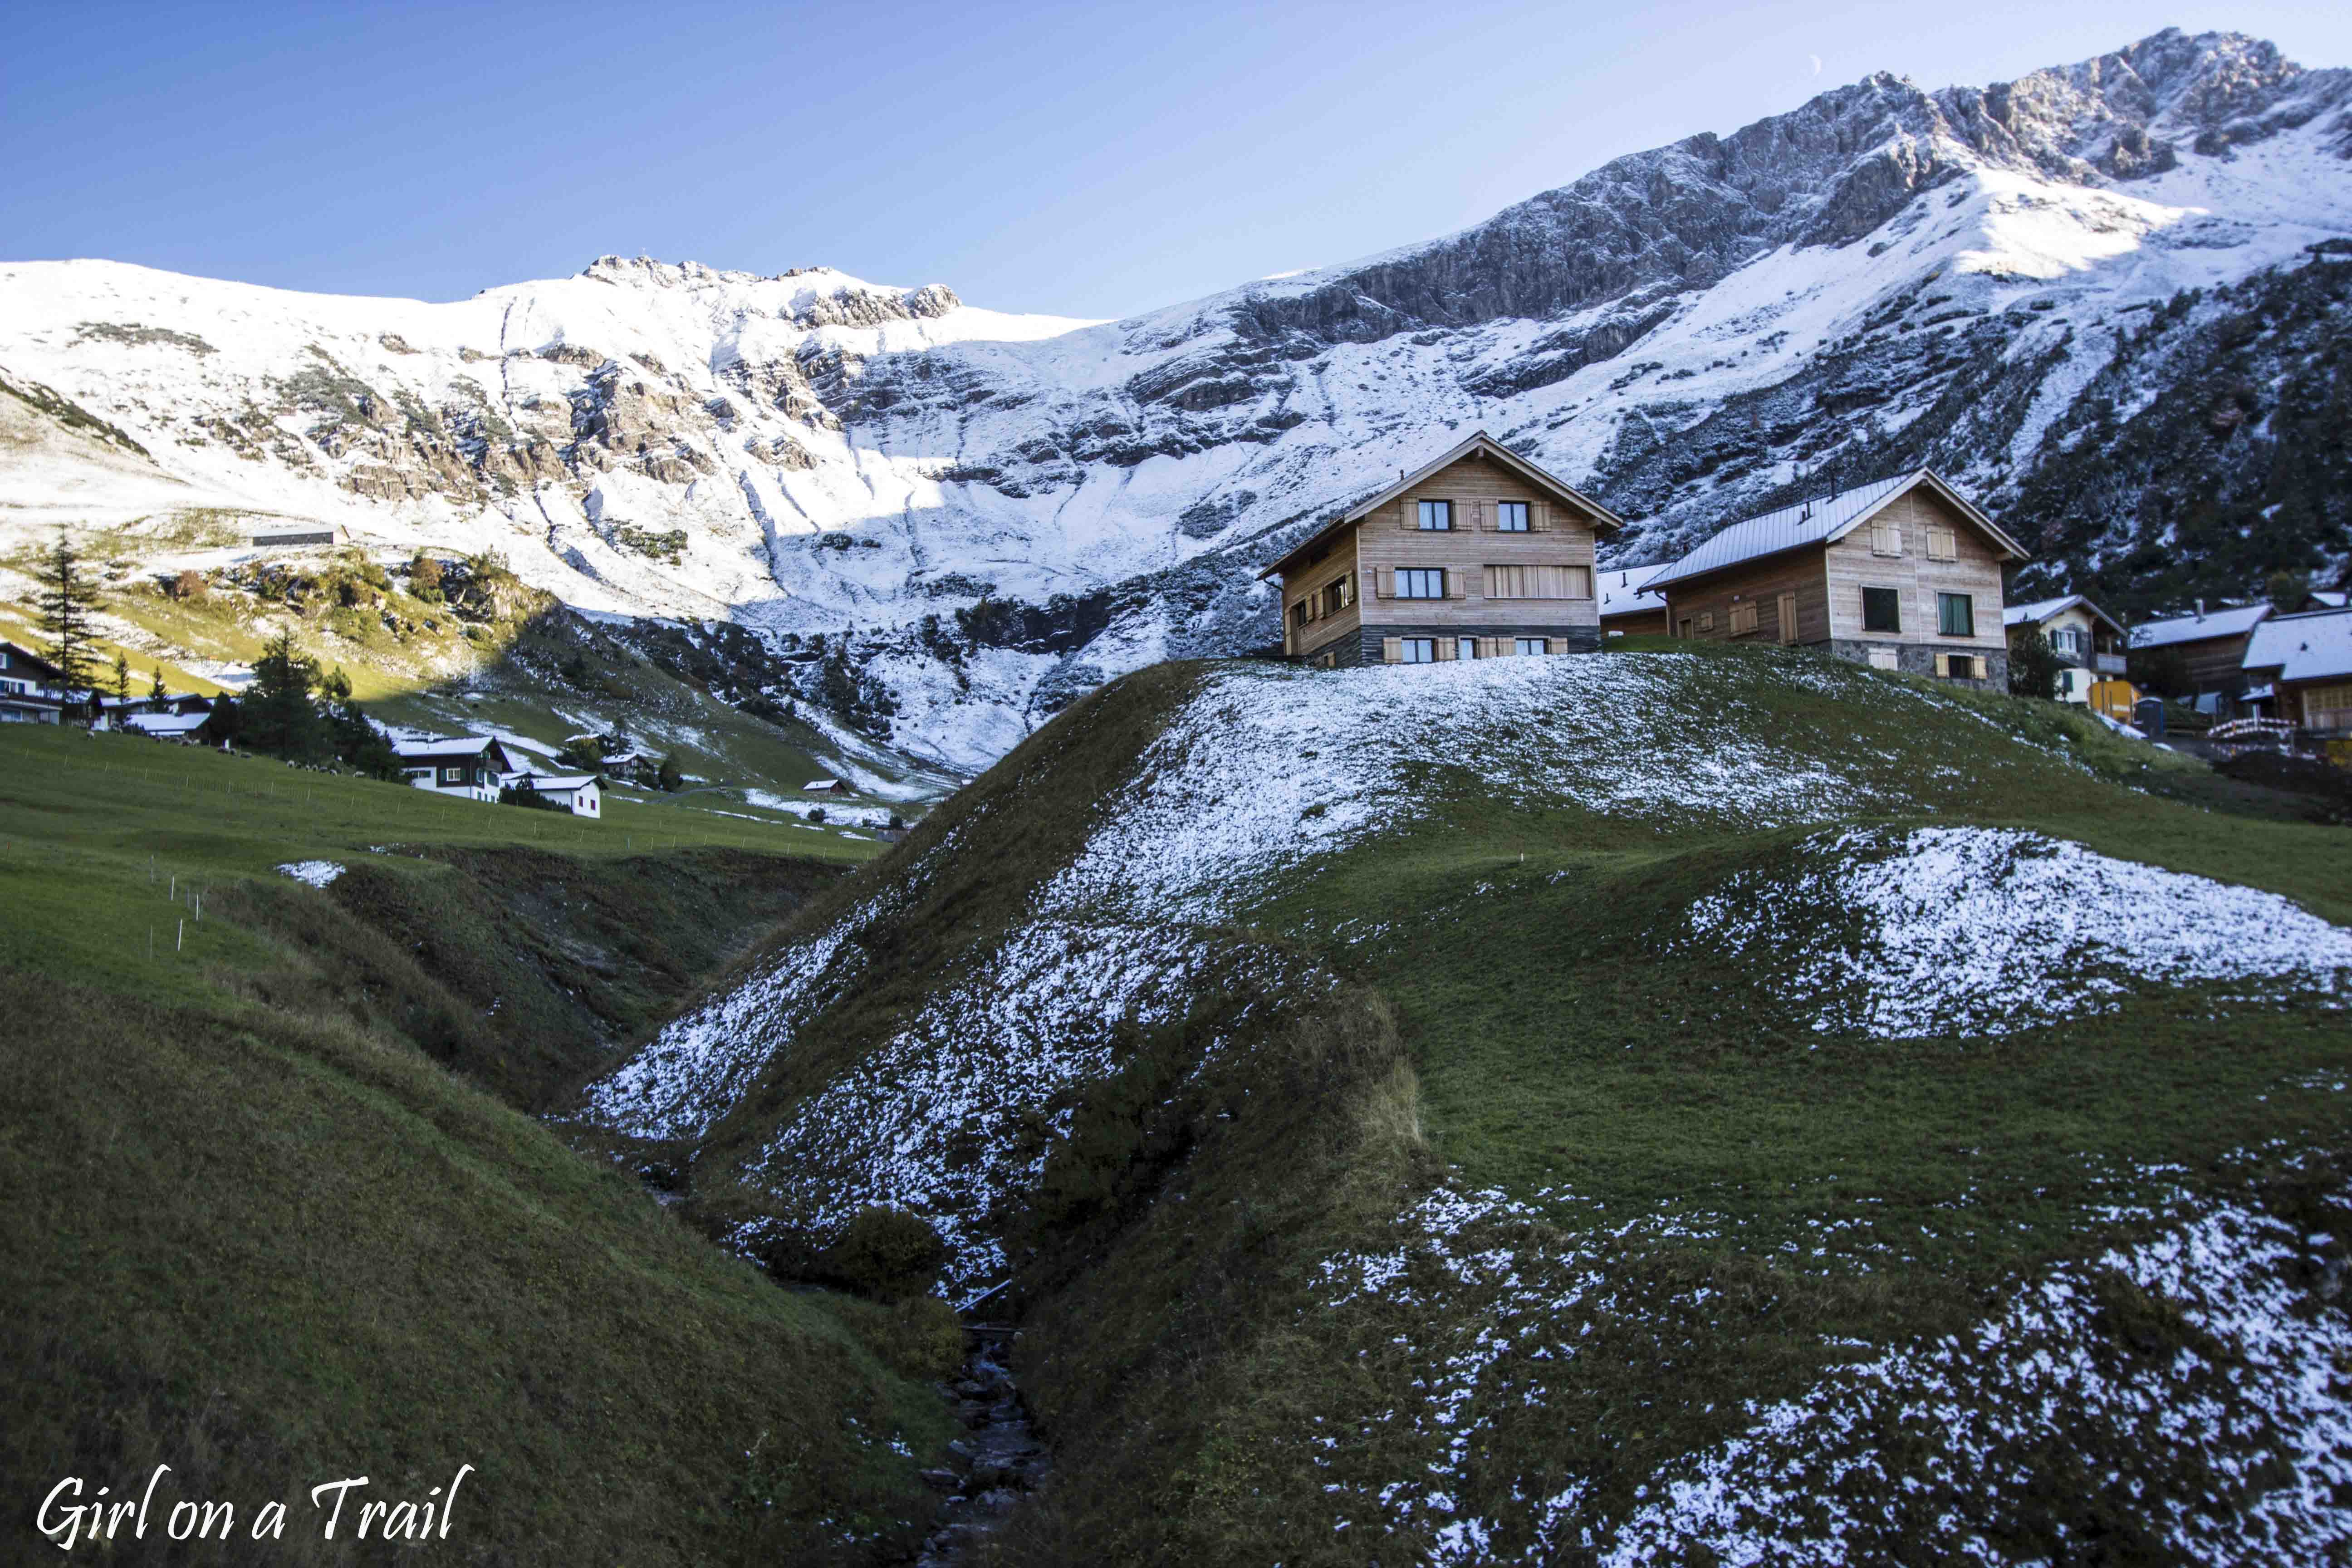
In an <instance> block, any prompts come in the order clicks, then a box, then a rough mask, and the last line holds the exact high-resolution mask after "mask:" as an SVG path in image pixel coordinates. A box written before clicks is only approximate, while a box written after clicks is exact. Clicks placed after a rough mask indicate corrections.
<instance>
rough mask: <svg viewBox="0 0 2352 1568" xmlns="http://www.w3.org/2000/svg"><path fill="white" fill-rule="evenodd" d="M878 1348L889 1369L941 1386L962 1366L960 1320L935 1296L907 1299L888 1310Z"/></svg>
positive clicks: (961, 1329)
mask: <svg viewBox="0 0 2352 1568" xmlns="http://www.w3.org/2000/svg"><path fill="white" fill-rule="evenodd" d="M879 1338H880V1340H881V1343H880V1345H879V1346H878V1347H877V1348H878V1349H879V1350H880V1352H881V1354H882V1359H883V1360H884V1361H885V1362H886V1363H888V1364H889V1367H890V1370H891V1371H893V1372H896V1373H900V1374H902V1375H904V1376H907V1377H919V1378H924V1379H928V1380H929V1381H930V1382H933V1383H944V1382H945V1381H947V1380H948V1379H949V1378H950V1377H953V1376H954V1375H955V1374H956V1373H958V1372H960V1371H961V1370H962V1368H963V1363H964V1338H963V1320H962V1319H961V1318H959V1317H957V1316H956V1310H955V1309H954V1308H953V1307H950V1306H949V1305H948V1304H947V1303H946V1302H945V1301H942V1300H940V1299H939V1298H938V1297H937V1296H909V1297H908V1298H907V1299H906V1300H902V1301H900V1302H898V1304H897V1305H896V1306H894V1307H892V1308H891V1309H890V1317H889V1326H888V1328H887V1330H886V1331H884V1332H883V1333H882V1334H881V1335H880V1336H879Z"/></svg>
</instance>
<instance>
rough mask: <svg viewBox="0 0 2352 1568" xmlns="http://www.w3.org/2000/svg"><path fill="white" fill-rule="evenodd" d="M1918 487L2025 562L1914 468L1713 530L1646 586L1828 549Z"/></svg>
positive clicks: (2005, 539) (2002, 536) (1969, 505)
mask: <svg viewBox="0 0 2352 1568" xmlns="http://www.w3.org/2000/svg"><path fill="white" fill-rule="evenodd" d="M1923 486H1924V487H1926V488H1927V489H1929V490H1931V491H1933V492H1934V493H1935V494H1936V495H1937V497H1938V498H1939V499H1940V500H1943V501H1944V502H1946V503H1947V504H1948V505H1949V506H1950V507H1952V508H1953V509H1954V510H1957V511H1958V512H1959V514H1960V515H1961V516H1962V517H1964V518H1966V519H1967V520H1968V521H1969V526H1971V527H1973V528H1975V529H1976V530H1977V531H1979V532H1980V533H1982V534H1983V535H1984V536H1985V537H1986V538H1988V539H1990V540H1991V541H1992V542H1993V544H1994V546H1995V548H1997V549H1998V550H2000V552H2001V553H2002V554H2004V555H2006V556H2008V557H2009V558H2010V559H2011V560H2012V561H2022V560H2024V559H2025V553H2026V552H2025V547H2024V546H2023V545H2021V544H2020V543H2018V542H2017V541H2015V540H2014V539H2011V537H2010V536H2009V535H2008V534H2006V533H2004V532H2002V531H2001V530H2000V525H1999V524H1997V523H1995V522H1994V521H1993V520H1992V519H1990V518H1989V517H1987V516H1986V515H1985V514H1984V513H1983V512H1981V511H1979V510H1977V507H1976V504H1975V503H1974V502H1973V501H1971V500H1969V498H1968V497H1966V496H1964V495H1962V494H1960V492H1959V491H1958V490H1956V489H1953V488H1952V487H1951V486H1950V485H1948V484H1947V483H1945V482H1944V480H1943V479H1942V478H1941V477H1940V476H1939V475H1937V473H1936V471H1935V470H1934V469H1932V468H1915V469H1913V470H1912V471H1911V472H1909V473H1907V474H1897V475H1896V476H1895V478H1893V479H1879V480H1877V481H1876V482H1874V483H1872V484H1867V485H1860V486H1857V487H1856V488H1854V489H1850V490H1844V491H1841V492H1840V493H1839V494H1837V495H1833V496H1828V497H1817V498H1815V499H1814V500H1804V501H1799V502H1797V503H1796V504H1795V505H1794V506H1784V507H1782V508H1780V510H1778V511H1768V512H1765V513H1763V514H1761V515H1760V516H1757V517H1750V518H1743V519H1741V520H1740V521H1738V522H1735V523H1732V524H1731V525H1729V526H1728V527H1727V528H1723V529H1719V530H1717V531H1716V533H1715V534H1714V535H1713V536H1712V537H1711V538H1709V539H1707V540H1706V541H1704V542H1701V543H1700V544H1699V546H1698V547H1697V548H1696V549H1695V550H1693V551H1692V552H1690V553H1689V554H1687V555H1685V556H1684V557H1683V558H1682V559H1681V560H1679V561H1677V562H1675V563H1673V564H1672V565H1670V566H1668V567H1667V568H1666V569H1665V570H1664V571H1663V572H1661V573H1659V574H1657V575H1656V576H1654V577H1653V578H1651V579H1650V581H1649V584H1648V586H1650V587H1652V588H1664V587H1665V586H1666V585H1667V584H1670V583H1685V582H1688V581H1689V580H1690V579H1692V578H1694V577H1704V576H1705V575H1706V574H1708V573H1710V572H1720V571H1722V570H1723V569H1724V568H1725V567H1727V566H1738V565H1742V564H1745V563H1748V562H1750V561H1758V560H1761V559H1762V558H1763V557H1765V556H1767V555H1778V554H1780V552H1782V551H1786V550H1801V549H1803V548H1804V547H1805V546H1807V545H1812V544H1834V543H1836V542H1838V541H1839V540H1841V539H1843V538H1844V537H1845V536H1846V535H1847V534H1850V533H1852V532H1853V531H1854V530H1855V529H1857V528H1860V527H1861V526H1862V525H1863V524H1864V523H1865V522H1868V521H1870V520H1871V519H1872V518H1874V517H1875V516H1877V515H1878V513H1879V512H1880V511H1882V510H1885V507H1886V506H1887V505H1888V504H1889V503H1890V502H1892V501H1894V500H1895V499H1896V498H1897V497H1899V496H1904V495H1907V494H1909V493H1910V492H1911V491H1912V490H1915V489H1919V488H1921V487H1923Z"/></svg>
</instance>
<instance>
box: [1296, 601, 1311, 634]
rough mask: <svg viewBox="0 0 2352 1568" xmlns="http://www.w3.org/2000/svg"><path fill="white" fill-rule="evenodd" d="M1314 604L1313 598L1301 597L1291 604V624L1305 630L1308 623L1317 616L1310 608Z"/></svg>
mask: <svg viewBox="0 0 2352 1568" xmlns="http://www.w3.org/2000/svg"><path fill="white" fill-rule="evenodd" d="M1312 604H1313V600H1312V599H1301V600H1299V601H1298V603H1297V604H1295V605H1291V606H1290V624H1291V625H1292V626H1296V627H1298V628H1299V629H1301V630H1304V629H1305V628H1306V626H1307V622H1309V621H1311V620H1313V619H1314V618H1315V616H1314V614H1313V613H1312V610H1311V608H1310V606H1311V605H1312Z"/></svg>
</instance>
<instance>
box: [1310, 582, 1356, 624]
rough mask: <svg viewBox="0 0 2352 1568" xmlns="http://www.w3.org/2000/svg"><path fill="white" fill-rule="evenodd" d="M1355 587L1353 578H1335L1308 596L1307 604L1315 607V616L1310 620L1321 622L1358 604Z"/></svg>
mask: <svg viewBox="0 0 2352 1568" xmlns="http://www.w3.org/2000/svg"><path fill="white" fill-rule="evenodd" d="M1354 587H1355V579H1353V578H1351V577H1334V578H1333V579H1331V581H1329V582H1328V583H1326V584H1323V586H1322V587H1320V588H1318V589H1317V590H1316V591H1315V593H1313V594H1312V595H1308V598H1307V603H1308V604H1310V605H1313V606H1314V614H1313V615H1312V616H1309V617H1308V618H1309V619H1310V620H1321V619H1322V618H1323V617H1324V616H1336V615H1338V614H1339V612H1340V611H1342V610H1344V609H1346V608H1347V607H1348V606H1349V605H1352V604H1354V603H1355V602H1356V597H1355V593H1354Z"/></svg>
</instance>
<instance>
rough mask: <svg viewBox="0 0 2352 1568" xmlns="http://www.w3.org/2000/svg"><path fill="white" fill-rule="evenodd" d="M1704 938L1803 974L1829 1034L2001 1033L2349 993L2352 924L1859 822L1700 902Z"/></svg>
mask: <svg viewBox="0 0 2352 1568" xmlns="http://www.w3.org/2000/svg"><path fill="white" fill-rule="evenodd" d="M1690 929H1691V931H1692V932H1693V933H1694V935H1695V936H1696V939H1697V940H1698V941H1699V942H1701V943H1702V944H1704V945H1706V946H1707V947H1710V948H1712V949H1714V950H1715V951H1717V952H1721V953H1722V954H1723V955H1724V956H1726V957H1727V958H1729V959H1731V960H1733V961H1735V962H1737V963H1743V964H1749V963H1757V964H1768V965H1769V964H1775V963H1790V964H1791V965H1792V973H1789V974H1788V976H1787V978H1786V979H1785V980H1784V981H1783V982H1781V984H1780V986H1779V989H1780V994H1782V995H1783V996H1784V997H1786V998H1787V999H1788V1000H1789V1001H1790V1002H1791V1003H1792V1004H1793V1005H1795V1006H1797V1007H1799V1008H1801V1009H1804V1010H1808V1011H1810V1012H1811V1014H1812V1026H1813V1027H1814V1028H1815V1029H1816V1030H1818V1031H1821V1032H1822V1033H1840V1034H1867V1035H1872V1036H1875V1037H1881V1038H1899V1037H1914V1036H1924V1035H1942V1034H1970V1035H2000V1034H2006V1033H2009V1032H2011V1031H2013V1030H2017V1029H2023V1028H2032V1027H2034V1026H2039V1025H2042V1024H2047V1023H2051V1022H2053V1021H2055V1020H2058V1019H2061V1018H2064V1017H2067V1016H2073V1015H2076V1014H2081V1013H2085V1012H2095V1011H2099V1010H2102V1009H2105V1008H2108V1007H2112V1006H2114V1005H2116V1001H2117V999H2118V998H2120V997H2121V996H2123V995H2124V994H2126V993H2127V992H2129V991H2130V990H2132V989H2133V988H2134V987H2135V986H2138V985H2151V984H2163V985H2181V984H2198V983H2218V984H2233V985H2243V984H2252V983H2259V985H2258V986H2257V987H2256V988H2257V990H2258V991H2260V992H2262V993H2264V994H2275V993H2277V992H2279V991H2281V990H2284V989H2294V990H2312V991H2318V992H2321V993H2326V994H2341V993H2342V992H2343V991H2344V990H2345V989H2346V988H2347V983H2352V973H2347V972H2352V931H2345V930H2343V929H2341V928H2339V927H2336V926H2333V925H2330V924H2328V923H2327V922H2326V921H2322V920H2319V919H2317V918H2316V917H2315V916H2313V915H2309V914H2306V913H2305V912H2304V911H2303V910H2301V909H2298V908H2297V907H2296V906H2295V905H2294V904H2293V903H2290V902H2289V901H2287V900H2285V899H2283V898H2280V897H2279V896H2278V895H2276V894H2274V893H2265V892H2261V891H2257V890H2255V889H2250V888H2239V887H2231V886H2230V885H2228V884H2226V883H2221V882H2216V881H2212V880H2210V879H2206V878H2203V877H2194V876H2187V875H2184V874H2182V873H2179V872H2175V871H2164V870H2159V869H2157V868H2154V867H2150V866H2142V865H2138V864H2137V863H2135V862H2132V861H2128V860H2116V859H2113V858H2109V857H2107V856H2105V855H2100V854H2097V853H2095V851H2092V850H2090V849H2086V848H2084V847H2083V846H2081V845H2079V844H2074V843H2069V842H2066V841H2063V840H2060V839H2053V838H2048V837H2042V835H2040V834H2033V833H2020V832H2015V831H2011V830H2006V829H1998V828H1983V827H1930V828H1918V829H1914V830H1912V831H1909V832H1902V831H1897V830H1892V829H1884V828H1878V829H1868V828H1853V829H1848V830H1846V831H1844V832H1841V833H1835V834H1827V835H1822V836H1819V837H1814V838H1811V839H1809V840H1807V841H1806V842H1805V843H1803V844H1802V845H1801V846H1799V847H1798V848H1797V850H1796V852H1795V855H1794V867H1793V868H1760V869H1757V870H1753V871H1747V872H1742V873H1739V874H1738V875H1735V876H1734V877H1733V878H1732V879H1730V880H1729V881H1728V882H1727V884H1726V885H1725V886H1724V888H1723V889H1722V890H1721V891H1719V892H1717V893H1715V894H1712V895H1710V896H1708V897H1706V898H1704V899H1701V900H1698V901H1697V902H1696V903H1695V904H1694V905H1693V906H1692V908H1691V912H1690Z"/></svg>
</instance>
